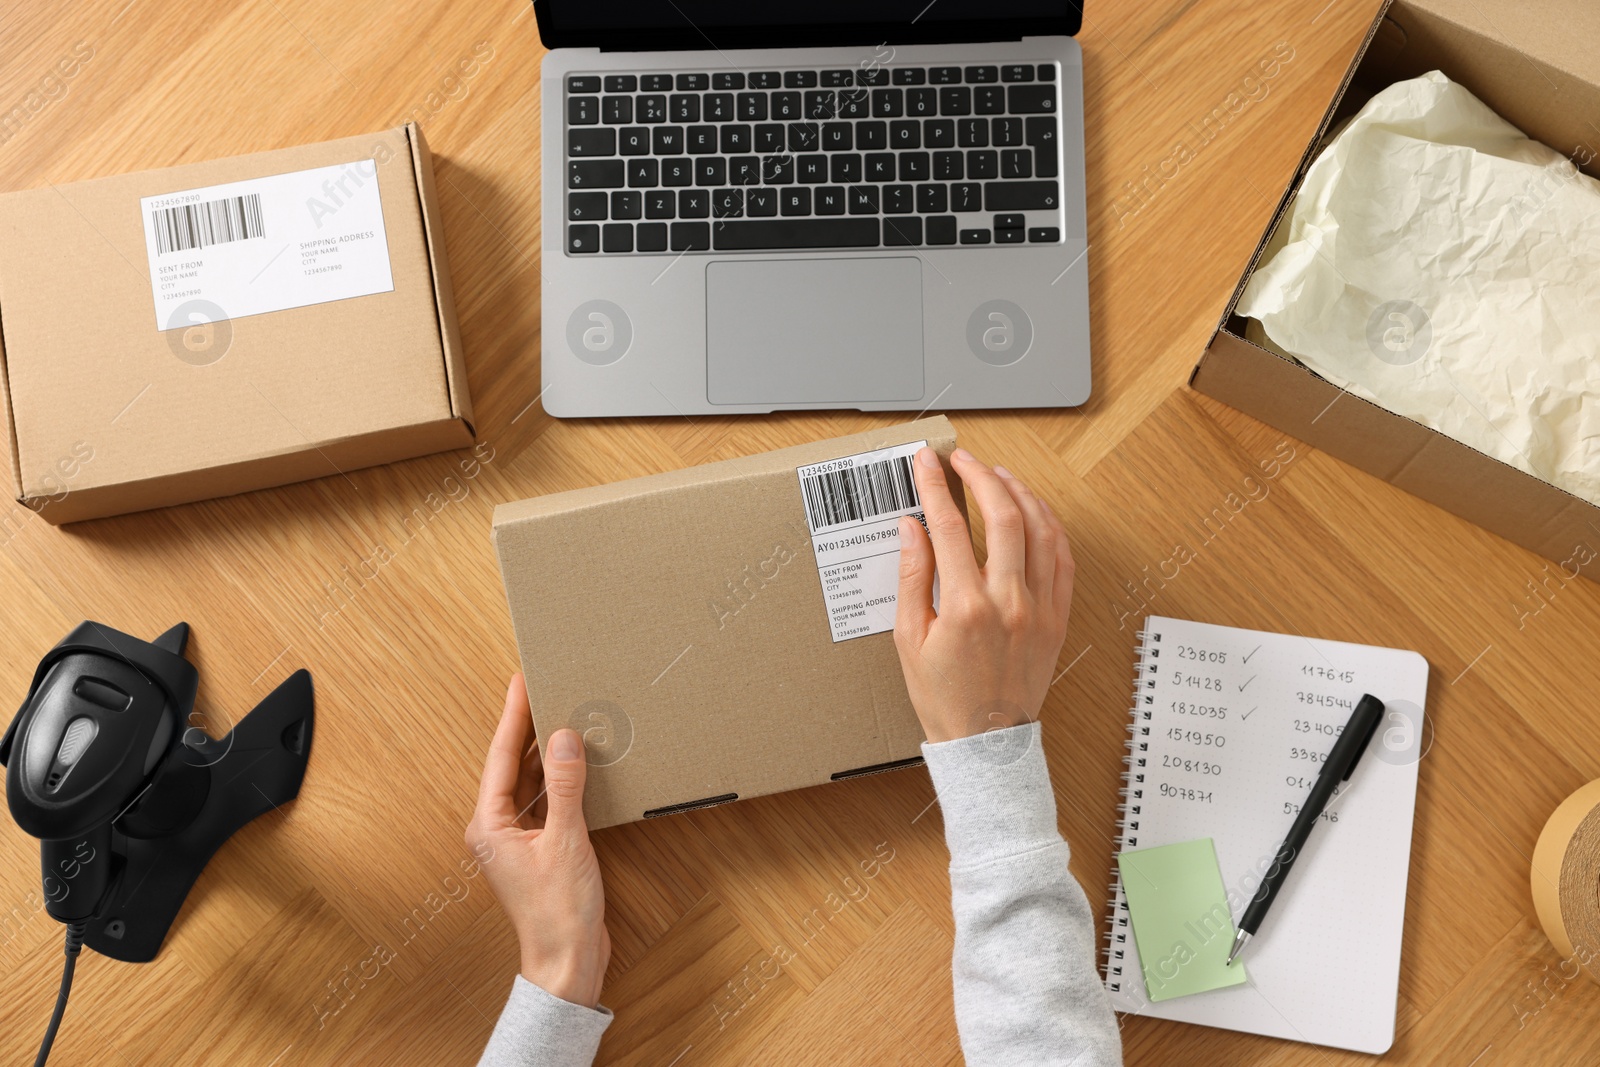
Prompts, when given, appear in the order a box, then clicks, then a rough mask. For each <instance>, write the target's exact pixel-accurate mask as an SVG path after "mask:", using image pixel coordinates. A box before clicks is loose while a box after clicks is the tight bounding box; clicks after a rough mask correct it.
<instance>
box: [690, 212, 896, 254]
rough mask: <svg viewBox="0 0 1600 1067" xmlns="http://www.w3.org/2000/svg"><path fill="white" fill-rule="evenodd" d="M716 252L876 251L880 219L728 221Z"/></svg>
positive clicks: (718, 237)
mask: <svg viewBox="0 0 1600 1067" xmlns="http://www.w3.org/2000/svg"><path fill="white" fill-rule="evenodd" d="M714 239H715V242H716V249H717V251H719V252H720V251H741V250H745V249H759V248H876V247H877V246H878V220H877V219H876V218H870V219H851V218H844V219H817V218H809V219H772V220H770V221H763V222H750V221H740V222H728V223H724V224H722V225H720V226H718V227H717V229H716V232H715V234H714Z"/></svg>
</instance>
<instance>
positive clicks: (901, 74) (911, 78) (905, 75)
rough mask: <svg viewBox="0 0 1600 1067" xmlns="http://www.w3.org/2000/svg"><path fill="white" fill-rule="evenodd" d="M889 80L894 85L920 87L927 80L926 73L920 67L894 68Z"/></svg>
mask: <svg viewBox="0 0 1600 1067" xmlns="http://www.w3.org/2000/svg"><path fill="white" fill-rule="evenodd" d="M891 80H892V81H893V82H894V83H895V84H896V85H921V84H922V83H923V82H925V81H927V80H928V72H927V71H925V70H923V69H922V68H921V67H896V68H895V69H894V71H893V73H892V75H891Z"/></svg>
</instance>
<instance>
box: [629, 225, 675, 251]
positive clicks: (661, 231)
mask: <svg viewBox="0 0 1600 1067" xmlns="http://www.w3.org/2000/svg"><path fill="white" fill-rule="evenodd" d="M633 242H634V247H635V248H637V249H638V250H639V251H641V252H665V251H666V250H667V224H666V223H664V222H641V223H639V225H637V226H635V227H634V228H633Z"/></svg>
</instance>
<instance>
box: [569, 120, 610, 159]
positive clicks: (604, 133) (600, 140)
mask: <svg viewBox="0 0 1600 1067" xmlns="http://www.w3.org/2000/svg"><path fill="white" fill-rule="evenodd" d="M616 154H617V131H616V130H608V129H605V128H603V127H596V128H595V129H592V130H568V131H567V155H569V156H614V155H616Z"/></svg>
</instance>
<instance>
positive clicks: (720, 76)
mask: <svg viewBox="0 0 1600 1067" xmlns="http://www.w3.org/2000/svg"><path fill="white" fill-rule="evenodd" d="M711 88H713V89H743V88H744V71H742V70H724V71H719V72H718V73H716V74H713V75H711Z"/></svg>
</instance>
